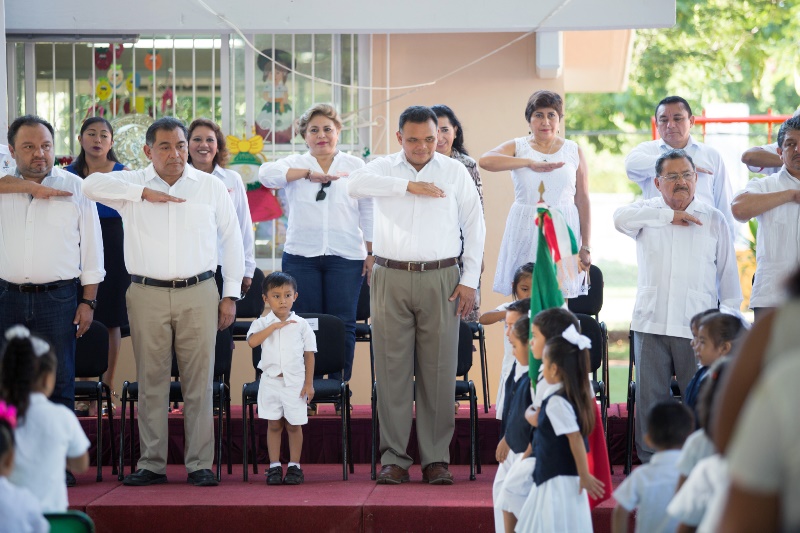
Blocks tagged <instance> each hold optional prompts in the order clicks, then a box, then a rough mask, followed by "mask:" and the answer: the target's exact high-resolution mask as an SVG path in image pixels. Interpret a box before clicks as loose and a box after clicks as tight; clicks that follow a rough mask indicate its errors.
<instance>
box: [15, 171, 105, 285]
mask: <svg viewBox="0 0 800 533" xmlns="http://www.w3.org/2000/svg"><path fill="white" fill-rule="evenodd" d="M15 176H16V177H17V178H18V179H22V178H21V177H20V176H19V174H15ZM81 181H82V180H81V179H80V178H79V177H77V176H75V175H74V174H71V173H69V172H67V171H66V170H62V169H60V168H53V169H52V170H51V171H50V174H49V175H47V176H46V177H45V178H44V179H43V180H42V185H45V186H47V187H52V188H54V189H60V190H62V191H69V192H71V193H72V196H55V197H52V198H50V199H47V200H42V199H37V198H32V197H31V196H30V195H29V194H22V193H11V194H0V278H2V279H4V280H6V281H8V282H11V283H17V284H20V285H21V284H24V283H35V284H42V283H50V282H53V281H61V280H68V279H75V278H80V281H81V284H82V285H93V284H95V283H100V282H101V281H103V278H105V275H106V271H105V269H104V268H103V236H102V232H101V230H100V219H99V218H98V217H97V207H96V206H95V204H94V202H92V201H91V200H89V198H87V197H86V196H84V194H83V193H82V192H81Z"/></svg>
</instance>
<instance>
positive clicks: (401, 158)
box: [392, 150, 446, 172]
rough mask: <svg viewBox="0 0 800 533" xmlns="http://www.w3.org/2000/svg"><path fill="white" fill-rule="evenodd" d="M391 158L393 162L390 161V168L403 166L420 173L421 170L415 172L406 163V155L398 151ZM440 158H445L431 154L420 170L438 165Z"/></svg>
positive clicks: (436, 153)
mask: <svg viewBox="0 0 800 533" xmlns="http://www.w3.org/2000/svg"><path fill="white" fill-rule="evenodd" d="M392 157H393V158H394V160H393V161H392V166H393V167H397V166H405V167H407V168H409V169H411V170H413V171H414V172H422V170H419V171H417V169H415V168H414V167H413V166H412V165H411V163H409V162H408V159H407V158H406V153H405V152H404V151H402V150H400V151H399V152H397V153H396V154H394V155H393V156H392ZM442 157H445V158H446V156H443V155H442V154H440V153H439V152H433V157H432V158H431V159H430V161H428V162H427V163H425V166H424V167H422V168H427V167H428V166H431V165H433V166H438V165H439V164H440V162H439V161H440V158H442Z"/></svg>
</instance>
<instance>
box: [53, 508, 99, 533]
mask: <svg viewBox="0 0 800 533" xmlns="http://www.w3.org/2000/svg"><path fill="white" fill-rule="evenodd" d="M44 517H45V519H46V520H47V521H48V522H49V523H50V533H94V522H92V519H91V518H89V515H87V514H86V513H83V512H81V511H64V512H63V513H45V514H44Z"/></svg>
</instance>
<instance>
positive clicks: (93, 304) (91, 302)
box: [78, 298, 97, 310]
mask: <svg viewBox="0 0 800 533" xmlns="http://www.w3.org/2000/svg"><path fill="white" fill-rule="evenodd" d="M78 301H79V302H80V303H82V304H86V305H88V306H89V307H91V308H92V310H94V309H97V300H87V299H86V298H81V299H80V300H78Z"/></svg>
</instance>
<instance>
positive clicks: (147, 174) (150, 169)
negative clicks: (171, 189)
mask: <svg viewBox="0 0 800 533" xmlns="http://www.w3.org/2000/svg"><path fill="white" fill-rule="evenodd" d="M198 172H200V171H199V170H197V169H195V168H194V167H193V166H192V165H190V164H189V163H186V166H185V167H183V174H181V177H180V178H178V181H180V180H182V179H183V178H189V179H190V180H193V181H197V173H198ZM156 178H158V179H160V180H162V181H164V183H166V181H165V180H164V178H162V177H161V176H159V175H158V173H157V172H156V168H155V167H154V166H153V163H150V164H149V165H147V168H145V169H144V181H146V182H147V181H151V180H154V179H156ZM178 181H176V182H175V183H178Z"/></svg>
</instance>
